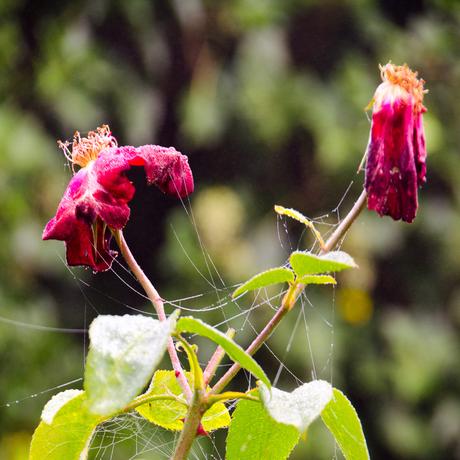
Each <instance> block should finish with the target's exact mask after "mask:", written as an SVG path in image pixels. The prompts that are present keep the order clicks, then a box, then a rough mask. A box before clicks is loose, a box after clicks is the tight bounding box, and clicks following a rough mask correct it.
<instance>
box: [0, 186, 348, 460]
mask: <svg viewBox="0 0 460 460" xmlns="http://www.w3.org/2000/svg"><path fill="white" fill-rule="evenodd" d="M352 185H353V183H351V184H350V187H349V188H348V189H347V191H346V193H345V194H344V197H343V198H342V200H341V201H340V203H339V204H338V205H337V207H336V208H335V209H334V210H332V211H331V213H330V214H326V215H324V216H320V217H318V218H315V219H313V220H312V221H313V222H314V224H315V226H317V228H318V229H320V231H321V233H322V235H323V237H324V238H327V236H328V235H329V234H330V233H332V231H333V229H334V228H335V227H336V226H337V225H338V224H340V221H341V218H340V208H341V205H342V202H343V200H344V198H345V196H346V195H347V194H348V192H349V191H350V189H351V187H352ZM182 203H183V212H185V214H186V215H187V216H188V222H189V226H190V230H191V232H192V233H193V234H194V237H195V240H196V242H197V244H198V245H199V248H200V251H201V257H202V261H201V266H198V265H199V264H198V263H197V261H196V260H194V259H193V257H192V256H190V255H189V253H188V248H187V247H185V245H184V243H183V241H182V240H181V238H180V236H178V234H177V232H176V229H175V228H174V227H172V230H171V231H172V233H173V234H174V235H175V238H176V244H177V245H178V246H179V247H180V248H181V251H182V252H183V254H184V255H185V257H186V258H187V260H188V262H189V264H190V265H191V266H192V267H193V270H195V271H196V273H197V274H198V275H199V277H200V278H201V279H202V281H203V282H204V284H205V285H207V286H208V290H207V291H205V292H202V293H201V294H198V295H193V296H188V297H184V298H179V299H176V300H169V301H165V306H168V305H169V306H170V308H180V309H181V311H182V314H183V315H185V314H191V315H192V316H195V317H197V318H200V319H203V320H204V321H207V322H209V323H211V321H212V323H211V324H213V325H214V326H215V327H217V328H219V329H220V330H223V331H224V332H225V330H226V328H230V327H231V328H233V329H235V331H236V336H235V340H236V341H237V342H238V343H240V344H241V345H242V346H244V347H245V346H247V345H249V344H250V342H251V341H252V339H253V338H255V336H256V335H257V333H258V332H260V331H261V329H262V328H263V327H264V326H265V324H266V322H267V321H268V320H269V319H270V318H271V317H272V316H273V315H274V314H275V312H276V311H277V309H278V308H279V306H280V303H281V299H282V296H283V295H284V293H285V290H284V287H283V288H281V287H280V286H279V285H277V286H276V287H274V288H268V289H260V290H259V291H258V292H256V293H255V295H252V294H250V295H248V294H246V295H245V296H243V297H242V298H238V299H236V300H232V298H231V295H232V293H233V292H234V290H235V289H236V287H237V286H235V285H227V284H226V282H225V280H224V277H223V276H222V275H221V274H220V271H219V269H218V267H217V266H216V264H215V263H214V261H213V257H212V254H210V252H209V251H208V250H207V248H206V244H205V243H204V241H203V239H202V238H201V235H200V229H199V227H198V225H197V223H196V220H195V217H194V213H193V207H192V205H191V203H190V201H189V200H188V199H187V200H186V201H183V202H182ZM273 226H274V227H276V234H277V240H278V245H279V247H280V248H281V250H282V252H284V255H285V260H284V261H283V260H281V261H280V262H281V264H283V263H284V265H285V266H287V265H288V257H289V255H290V253H291V252H292V251H293V250H296V249H308V250H310V251H312V252H318V251H319V249H320V248H319V245H318V242H317V241H315V240H314V239H313V241H312V240H311V237H309V233H307V232H309V230H308V229H304V230H303V231H302V232H301V233H300V236H299V235H295V233H294V234H293V232H292V231H291V226H292V220H290V219H289V218H288V217H280V216H276V214H275V213H273ZM306 245H308V247H305V246H306ZM202 266H204V267H205V268H204V269H203V268H202ZM269 268H274V267H271V266H267V267H264V268H263V269H262V270H260V271H263V270H265V269H269ZM112 271H113V272H114V274H115V275H116V276H117V277H118V278H119V279H120V280H121V281H122V282H123V283H125V284H126V285H127V286H128V287H129V289H132V290H134V291H136V293H137V294H138V295H139V296H142V297H144V298H145V299H146V300H148V299H147V297H146V296H145V294H144V293H143V292H141V291H140V290H139V289H140V288H139V285H138V284H137V281H136V280H135V278H134V277H133V276H132V274H131V273H130V272H129V271H128V270H127V269H126V268H125V267H124V266H123V265H122V264H121V263H119V262H118V261H116V263H115V264H114V267H113V268H112ZM71 272H72V276H73V277H74V279H75V281H76V283H78V285H79V286H80V287H81V292H82V296H83V297H84V301H85V305H87V304H89V305H90V306H92V304H91V302H90V301H89V300H88V298H87V297H86V294H85V291H84V289H83V287H82V286H84V287H85V288H90V289H94V288H93V287H92V286H91V284H90V283H89V284H88V283H86V282H85V281H84V280H82V279H80V278H79V277H78V276H77V273H78V272H77V270H71ZM256 273H257V272H256ZM256 273H254V275H255V274H256ZM241 281H245V280H244V279H243V280H241ZM321 289H327V296H326V299H327V300H326V302H324V299H323V301H318V300H317V298H318V296H317V294H318V292H319V291H320V290H321ZM311 290H312V291H313V292H312V293H310V288H309V289H307V290H306V291H304V293H303V294H302V296H301V298H300V299H299V301H298V302H297V304H296V307H295V308H294V309H293V311H292V312H291V313H290V315H288V317H289V318H290V319H289V321H288V320H286V321H285V323H283V324H282V325H280V326H279V328H281V326H283V328H284V334H283V335H282V338H280V334H278V330H275V331H274V333H273V334H272V337H270V339H269V340H268V341H267V342H266V343H265V344H264V346H263V350H262V349H261V351H259V354H260V353H261V352H262V354H263V357H262V360H263V362H261V361H259V355H257V356H256V359H257V360H258V361H259V363H261V364H262V367H263V368H264V369H265V371H266V372H267V374H268V376H269V378H270V380H271V381H272V383H273V385H274V386H276V387H278V388H281V389H283V390H286V391H292V390H293V389H294V388H296V387H297V386H298V385H301V384H302V383H304V382H305V381H310V380H312V379H317V378H321V379H324V380H328V381H330V382H331V383H332V381H333V347H334V313H335V311H334V305H335V304H334V295H335V290H334V288H332V291H331V288H330V287H329V288H324V287H322V288H321V287H316V286H312V287H311ZM102 294H103V295H105V296H107V297H109V298H111V297H110V295H109V294H107V293H102ZM160 295H161V291H160ZM111 299H112V298H111ZM112 300H114V301H117V302H119V301H118V300H117V299H112ZM198 301H199V302H198ZM197 303H199V306H198V307H197V306H196V304H197ZM122 305H124V306H125V307H126V309H127V310H128V311H127V313H136V312H141V313H143V314H146V312H145V311H140V310H137V309H135V308H133V307H132V306H130V305H126V304H123V303H122ZM85 308H86V307H85ZM147 314H148V313H147ZM216 314H219V316H220V320H219V319H218V320H216ZM260 317H263V320H260ZM210 318H211V320H210ZM21 326H22V327H34V326H30V325H27V324H24V323H22V324H21ZM45 329H46V328H45ZM51 329H52V330H54V329H55V328H50V330H51ZM85 330H86V328H85V329H81V330H72V331H67V330H62V332H69V333H70V332H73V333H74V332H84V331H85ZM286 330H287V332H286ZM286 337H287V341H286ZM197 339H198V340H199V338H197ZM242 342H247V343H242ZM86 347H87V344H85V348H86ZM206 348H207V349H208V350H207V351H208V355H209V356H208V357H207V358H202V357H201V356H200V355H201V352H202V351H206V350H205V349H204V348H202V346H201V342H200V350H199V353H198V358H199V359H200V360H201V361H202V362H201V364H202V366H203V368H204V367H205V366H206V364H207V360H208V359H209V358H210V356H211V355H212V352H213V351H214V349H215V348H213V347H212V346H210V344H209V342H208V343H207V344H206ZM293 348H295V350H293ZM299 348H301V349H303V353H302V355H301V356H298V350H299ZM293 363H295V364H296V365H294V366H293ZM183 364H184V368H186V367H187V366H186V361H184V363H183ZM230 365H231V362H229V361H228V360H227V361H225V360H224V361H223V363H222V364H221V365H220V368H219V369H218V371H217V378H218V377H220V376H221V375H223V373H224V372H225V371H226V369H227V368H228V367H229V366H230ZM299 368H302V369H303V371H301V372H299ZM79 380H82V379H79ZM77 381H78V380H75V381H73V382H67V383H64V384H62V385H59V386H57V387H54V388H51V389H48V390H45V391H43V392H41V393H39V394H43V393H47V392H56V390H58V389H60V388H63V387H66V386H68V385H69V386H72V385H73V386H75V383H76V382H77ZM216 381H217V379H215V380H214V382H213V383H215V382H216ZM239 381H240V384H241V381H243V385H245V386H246V388H241V389H240V390H241V391H245V389H247V388H248V387H254V385H255V381H254V379H253V377H252V376H251V375H250V374H248V373H246V372H245V371H244V370H242V371H240V373H239ZM232 383H233V382H232ZM211 384H212V383H211ZM35 396H37V395H31V396H30V397H35ZM27 399H28V398H22V399H21V400H18V401H15V402H16V403H20V402H24V401H25V400H27ZM235 404H236V401H231V402H230V403H229V404H228V408H229V410H230V411H231V410H232V409H233V407H234V405H235ZM9 405H10V403H8V404H4V405H3V406H2V407H8V406H9ZM225 435H226V430H217V431H215V432H213V433H211V437H210V439H208V438H205V437H200V438H197V440H196V441H195V442H194V444H193V447H192V450H191V452H190V454H189V457H188V458H190V459H205V460H213V459H219V460H221V459H224V458H225V445H224V439H225ZM178 436H179V433H178V432H171V431H168V430H166V429H164V428H162V427H159V426H156V425H154V424H152V423H149V422H148V421H147V420H145V419H144V418H143V417H141V416H140V415H138V414H137V413H130V414H126V415H120V416H117V417H115V418H113V419H111V420H110V421H108V422H105V423H103V424H101V425H99V426H98V428H97V430H96V433H95V435H94V437H93V439H92V442H91V445H90V450H89V458H90V459H92V460H102V459H110V460H117V459H132V460H156V459H168V458H170V457H171V456H172V454H173V452H174V446H175V444H176V443H177V439H178ZM331 446H332V448H331V452H332V454H331V456H330V457H329V458H331V457H332V458H337V455H339V454H338V453H337V449H336V448H335V445H334V441H333V440H332V438H331ZM299 458H303V457H299Z"/></svg>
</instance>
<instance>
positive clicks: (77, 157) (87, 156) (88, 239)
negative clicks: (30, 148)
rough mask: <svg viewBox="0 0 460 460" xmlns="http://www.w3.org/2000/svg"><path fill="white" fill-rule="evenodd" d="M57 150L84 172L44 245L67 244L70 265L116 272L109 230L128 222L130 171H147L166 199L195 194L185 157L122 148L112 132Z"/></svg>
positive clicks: (170, 151) (68, 192)
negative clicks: (133, 168)
mask: <svg viewBox="0 0 460 460" xmlns="http://www.w3.org/2000/svg"><path fill="white" fill-rule="evenodd" d="M59 145H60V146H61V148H63V150H64V152H65V153H66V156H67V158H68V159H69V160H70V161H71V162H72V167H73V166H74V165H75V164H77V165H79V166H81V169H80V170H79V171H78V172H77V173H76V174H75V175H74V176H73V178H72V179H71V181H70V183H69V185H68V187H67V190H66V191H65V193H64V196H63V198H62V200H61V203H60V204H59V206H58V209H57V213H56V217H53V219H51V220H50V221H49V222H48V225H47V226H46V227H45V230H44V232H43V239H44V240H49V239H55V240H61V241H65V244H66V258H67V263H68V265H86V266H89V267H91V268H92V269H93V270H94V271H104V270H108V269H109V268H110V267H111V266H112V261H113V259H114V257H115V256H116V255H117V253H116V252H115V251H112V250H110V248H109V244H110V240H111V238H112V232H111V229H113V230H121V229H122V228H123V227H124V226H125V225H126V223H127V222H128V219H129V214H130V210H129V207H128V205H127V203H128V202H129V201H130V200H131V198H132V197H133V195H134V190H135V189H134V186H133V184H132V183H131V182H130V181H129V179H128V178H127V177H126V174H125V172H126V171H127V170H128V169H129V168H130V166H144V169H145V172H146V175H147V181H148V183H149V184H155V185H156V186H158V187H159V188H160V189H161V190H162V191H163V192H165V193H166V194H168V195H172V196H175V197H177V198H182V197H185V196H187V195H188V194H189V193H192V192H193V176H192V172H191V170H190V167H189V165H188V161H187V157H186V156H185V155H182V154H181V153H179V152H177V151H176V150H175V149H174V148H173V147H170V148H165V147H160V146H158V145H143V146H141V147H138V148H135V147H130V146H128V147H118V146H117V142H116V140H115V138H114V137H113V136H112V134H111V132H110V130H109V127H108V126H104V127H103V128H98V130H97V132H91V133H89V135H88V138H83V139H82V138H81V137H80V134H79V133H78V132H77V133H76V134H75V138H74V142H73V144H72V151H70V150H69V149H68V145H69V144H68V143H67V142H66V143H62V142H60V143H59Z"/></svg>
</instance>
